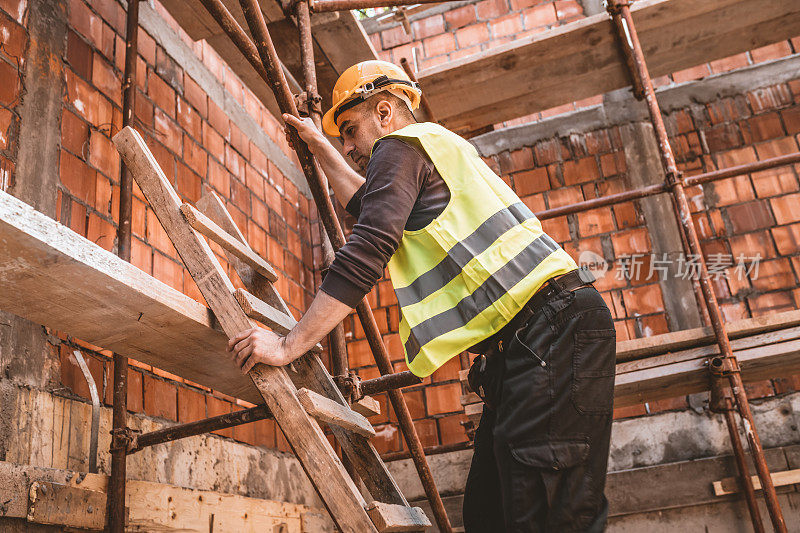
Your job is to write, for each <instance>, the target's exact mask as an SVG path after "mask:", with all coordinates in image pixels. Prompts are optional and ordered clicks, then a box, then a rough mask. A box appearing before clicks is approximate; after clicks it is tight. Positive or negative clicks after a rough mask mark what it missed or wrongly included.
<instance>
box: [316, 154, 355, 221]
mask: <svg viewBox="0 0 800 533" xmlns="http://www.w3.org/2000/svg"><path fill="white" fill-rule="evenodd" d="M314 155H315V156H316V158H317V161H319V165H320V166H321V167H322V171H323V172H324V173H325V176H327V178H328V182H329V183H330V184H331V187H333V192H334V194H336V198H337V199H338V200H339V202H341V204H342V207H346V206H347V204H348V202H350V199H351V198H352V197H353V195H354V194H355V193H356V191H357V190H358V189H359V188H360V187H361V185H362V184H363V183H364V178H363V177H361V176H360V175H359V174H358V173H357V172H356V171H355V170H353V169H352V168H351V167H350V165H348V164H347V161H345V159H344V156H342V154H340V153H339V151H338V150H337V149H336V148H334V146H333V145H332V144H331V143H329V142H328V141H327V139H324V140H323V141H322V142H320V143H318V144H317V146H315V147H314Z"/></svg>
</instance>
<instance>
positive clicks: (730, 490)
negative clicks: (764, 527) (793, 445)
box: [711, 469, 800, 496]
mask: <svg viewBox="0 0 800 533" xmlns="http://www.w3.org/2000/svg"><path fill="white" fill-rule="evenodd" d="M770 477H772V483H773V484H774V485H775V486H776V487H784V486H786V485H794V484H795V483H800V469H795V470H784V471H783V472H772V474H771V476H770ZM751 478H752V483H753V489H755V490H761V480H760V479H758V476H751ZM711 485H712V486H713V487H714V494H715V495H717V496H725V495H728V494H736V493H737V492H739V491H740V490H741V488H740V487H739V478H738V477H726V478H725V479H720V480H719V481H714V482H713V483H712V484H711Z"/></svg>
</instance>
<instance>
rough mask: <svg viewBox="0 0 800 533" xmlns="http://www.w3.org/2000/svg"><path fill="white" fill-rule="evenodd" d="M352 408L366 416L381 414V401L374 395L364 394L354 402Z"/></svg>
mask: <svg viewBox="0 0 800 533" xmlns="http://www.w3.org/2000/svg"><path fill="white" fill-rule="evenodd" d="M350 408H351V409H352V410H353V411H355V412H356V413H358V414H360V415H364V416H366V417H370V416H375V415H379V414H381V403H380V402H379V401H378V400H376V399H375V398H373V397H372V396H364V397H363V398H361V399H360V400H358V401H357V402H354V403H353V404H352V405H351V406H350Z"/></svg>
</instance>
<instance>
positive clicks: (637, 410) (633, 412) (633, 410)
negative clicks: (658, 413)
mask: <svg viewBox="0 0 800 533" xmlns="http://www.w3.org/2000/svg"><path fill="white" fill-rule="evenodd" d="M646 414H647V410H646V409H645V407H644V405H643V404H640V405H630V406H627V407H617V408H615V409H614V420H619V419H622V418H633V417H637V416H644V415H646Z"/></svg>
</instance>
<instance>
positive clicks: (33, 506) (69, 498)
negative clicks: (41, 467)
mask: <svg viewBox="0 0 800 533" xmlns="http://www.w3.org/2000/svg"><path fill="white" fill-rule="evenodd" d="M28 498H29V501H28V516H27V517H26V518H27V520H28V522H33V523H34V524H50V525H60V526H65V527H75V528H80V529H91V530H94V531H100V530H102V529H103V528H104V527H105V523H106V516H105V512H104V511H105V507H106V494H105V493H104V492H100V491H96V490H88V489H82V488H78V487H70V486H69V485H62V484H61V483H52V482H49V481H34V482H33V483H31V487H30V489H29V491H28Z"/></svg>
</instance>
